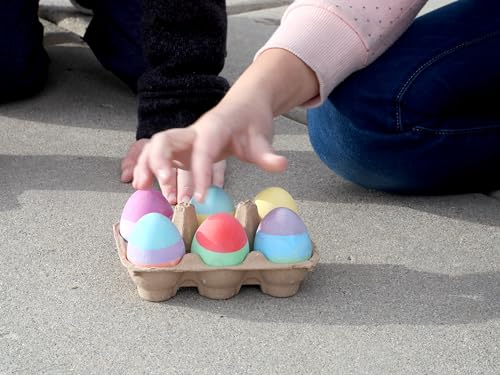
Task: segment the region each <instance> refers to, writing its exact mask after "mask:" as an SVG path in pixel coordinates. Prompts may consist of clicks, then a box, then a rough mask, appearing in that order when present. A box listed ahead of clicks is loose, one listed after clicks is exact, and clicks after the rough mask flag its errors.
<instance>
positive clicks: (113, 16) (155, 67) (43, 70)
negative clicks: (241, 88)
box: [0, 0, 229, 203]
mask: <svg viewBox="0 0 500 375" xmlns="http://www.w3.org/2000/svg"><path fill="white" fill-rule="evenodd" d="M71 1H72V3H73V4H75V5H77V6H78V9H80V10H83V11H84V12H85V13H86V14H92V15H93V17H92V20H91V22H90V24H89V27H88V29H87V30H86V33H85V36H84V40H85V41H86V42H87V43H88V45H89V46H90V48H91V49H92V51H93V52H94V54H95V55H96V57H97V59H98V60H99V61H100V62H101V64H102V65H103V66H104V67H105V68H106V69H108V70H110V71H111V72H112V73H113V74H115V75H116V76H117V77H118V78H119V79H121V80H122V81H123V82H124V83H125V84H126V85H127V86H128V87H129V88H130V89H131V90H132V91H133V92H137V93H138V99H139V108H138V114H139V115H138V126H137V133H136V142H134V143H133V144H132V146H131V147H130V150H129V151H128V153H127V155H126V156H125V158H124V159H123V161H122V166H121V167H122V172H121V179H122V181H123V182H130V181H131V180H132V173H133V168H134V166H135V164H136V161H137V157H138V155H139V154H140V152H141V150H142V148H143V147H144V145H145V144H147V143H148V140H149V138H150V137H151V136H153V135H154V134H155V133H157V132H159V131H162V130H165V129H169V128H175V127H184V126H187V125H189V124H191V123H193V122H194V121H195V120H197V119H198V118H199V117H200V116H201V115H202V114H203V113H204V112H206V111H207V110H209V109H210V108H212V107H213V106H214V105H216V104H217V103H218V101H219V100H220V99H221V98H222V97H223V96H224V94H225V93H226V92H227V90H228V88H229V84H228V82H227V81H226V80H225V79H224V78H222V77H220V76H219V73H220V71H221V70H222V67H223V65H224V59H225V55H226V49H225V48H226V34H227V16H226V8H225V2H224V0H210V1H199V0H183V1H174V0H143V1H141V0H71ZM0 13H1V14H3V15H4V19H3V20H2V22H1V23H0V35H1V36H0V81H1V85H0V87H1V90H0V103H5V102H9V101H13V100H19V99H23V98H27V97H30V96H32V95H34V94H36V93H38V92H39V91H40V90H42V88H43V87H44V85H45V82H46V80H47V76H48V66H49V57H48V55H47V53H46V51H45V49H44V46H43V27H42V25H41V23H40V21H39V19H38V1H37V0H15V1H1V2H0ZM186 25H189V27H186ZM224 169H225V162H224V161H222V162H219V163H216V164H215V165H214V166H213V180H212V182H213V183H214V184H216V185H219V186H222V184H223V182H224ZM173 173H174V174H175V175H176V179H175V181H174V182H173V183H171V184H169V185H168V186H162V190H163V192H164V194H165V196H166V197H167V198H168V200H169V201H170V203H176V202H177V201H179V200H182V201H187V200H189V199H190V198H191V196H192V190H193V188H192V186H193V184H192V181H191V173H189V172H186V171H182V170H181V171H179V172H178V173H177V171H175V170H174V171H173Z"/></svg>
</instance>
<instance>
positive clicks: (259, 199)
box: [254, 187, 299, 219]
mask: <svg viewBox="0 0 500 375" xmlns="http://www.w3.org/2000/svg"><path fill="white" fill-rule="evenodd" d="M254 201H255V204H256V206H257V210H258V211H259V216H260V218H261V219H262V218H263V217H264V216H266V215H267V213H268V212H269V211H271V210H272V209H274V208H276V207H286V208H289V209H290V210H292V211H294V212H296V213H298V212H299V209H298V208H297V204H296V203H295V201H294V199H293V198H292V196H291V195H290V193H288V192H287V191H286V190H285V189H282V188H280V187H269V188H267V189H264V190H262V191H261V192H260V193H259V194H257V196H256V197H255V199H254Z"/></svg>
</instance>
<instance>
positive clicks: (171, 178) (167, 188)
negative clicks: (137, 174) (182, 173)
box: [158, 168, 177, 204]
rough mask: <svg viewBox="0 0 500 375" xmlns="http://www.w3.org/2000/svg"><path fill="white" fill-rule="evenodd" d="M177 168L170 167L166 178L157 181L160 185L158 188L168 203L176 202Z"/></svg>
mask: <svg viewBox="0 0 500 375" xmlns="http://www.w3.org/2000/svg"><path fill="white" fill-rule="evenodd" d="M176 176H177V170H176V169H175V168H171V171H170V172H169V173H168V177H167V179H166V180H162V182H160V181H159V180H158V183H159V185H160V190H161V192H162V193H163V196H164V197H165V198H166V199H167V201H168V203H170V204H176V203H177V181H176Z"/></svg>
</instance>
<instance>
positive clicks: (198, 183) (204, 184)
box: [191, 131, 225, 202]
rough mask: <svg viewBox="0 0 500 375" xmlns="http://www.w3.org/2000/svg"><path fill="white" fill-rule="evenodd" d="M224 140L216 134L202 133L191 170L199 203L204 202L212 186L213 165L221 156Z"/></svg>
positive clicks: (199, 136)
mask: <svg viewBox="0 0 500 375" xmlns="http://www.w3.org/2000/svg"><path fill="white" fill-rule="evenodd" d="M222 145H225V143H224V140H223V139H222V138H221V137H220V135H219V134H217V133H216V132H213V131H211V132H208V131H205V132H200V134H199V135H198V137H197V139H196V142H195V145H194V148H193V154H192V159H191V160H192V161H191V167H192V168H191V169H192V171H193V178H194V184H195V185H194V186H195V193H194V196H195V198H196V200H197V201H199V202H203V200H204V198H205V193H206V192H207V190H208V187H209V186H210V185H211V184H212V172H213V169H212V168H213V164H214V162H215V160H216V157H217V155H219V153H220V151H221V148H222V147H223V146H222Z"/></svg>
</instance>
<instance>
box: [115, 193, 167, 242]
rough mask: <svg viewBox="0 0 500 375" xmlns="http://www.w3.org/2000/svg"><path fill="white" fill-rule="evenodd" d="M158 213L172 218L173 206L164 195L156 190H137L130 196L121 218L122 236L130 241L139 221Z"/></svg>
mask: <svg viewBox="0 0 500 375" xmlns="http://www.w3.org/2000/svg"><path fill="white" fill-rule="evenodd" d="M152 212H157V213H159V214H162V215H164V216H166V217H168V218H169V219H171V218H172V215H173V210H172V206H171V205H170V203H168V201H167V200H166V199H165V197H164V196H163V194H162V193H161V192H160V191H158V190H156V189H148V190H137V191H136V192H134V194H132V195H131V196H130V198H129V199H128V200H127V203H125V207H124V208H123V212H122V216H121V218H120V234H121V235H122V237H123V238H124V239H125V241H128V239H129V237H130V234H131V233H132V229H133V227H134V225H135V223H137V221H138V220H139V219H140V218H141V217H143V216H144V215H146V214H149V213H152Z"/></svg>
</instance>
